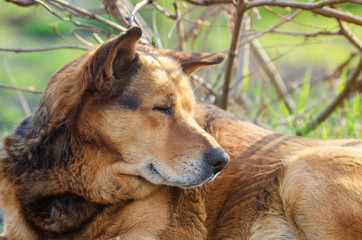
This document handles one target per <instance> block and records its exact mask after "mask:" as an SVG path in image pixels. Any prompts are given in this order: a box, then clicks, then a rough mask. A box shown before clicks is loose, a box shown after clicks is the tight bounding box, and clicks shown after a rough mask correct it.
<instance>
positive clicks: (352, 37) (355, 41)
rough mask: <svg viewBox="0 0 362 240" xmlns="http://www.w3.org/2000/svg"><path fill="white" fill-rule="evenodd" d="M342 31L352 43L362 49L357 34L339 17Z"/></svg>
mask: <svg viewBox="0 0 362 240" xmlns="http://www.w3.org/2000/svg"><path fill="white" fill-rule="evenodd" d="M337 21H338V24H339V27H340V29H341V33H342V34H343V35H344V36H345V37H346V38H347V39H348V41H349V42H350V43H352V44H353V45H354V46H355V47H356V48H357V49H358V50H359V51H361V50H362V43H361V41H360V40H359V39H358V37H357V36H356V35H354V34H353V32H352V31H351V30H350V29H349V28H348V26H347V25H346V24H345V23H344V22H343V21H341V20H339V19H337Z"/></svg>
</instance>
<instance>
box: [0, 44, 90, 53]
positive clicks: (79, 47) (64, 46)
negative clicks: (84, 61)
mask: <svg viewBox="0 0 362 240" xmlns="http://www.w3.org/2000/svg"><path fill="white" fill-rule="evenodd" d="M62 48H71V49H80V50H87V49H88V47H83V46H76V45H54V46H49V47H39V48H0V52H1V51H2V52H15V53H18V52H41V51H48V50H53V49H62Z"/></svg>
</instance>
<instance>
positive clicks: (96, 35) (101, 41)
mask: <svg viewBox="0 0 362 240" xmlns="http://www.w3.org/2000/svg"><path fill="white" fill-rule="evenodd" d="M92 36H93V38H94V39H95V40H96V41H97V42H98V43H99V44H102V43H104V41H103V39H102V38H101V37H100V36H99V35H98V34H97V33H95V32H94V33H92Z"/></svg>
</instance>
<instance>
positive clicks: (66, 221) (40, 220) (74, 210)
mask: <svg viewBox="0 0 362 240" xmlns="http://www.w3.org/2000/svg"><path fill="white" fill-rule="evenodd" d="M104 207H105V205H101V204H97V203H92V202H89V201H87V200H85V199H83V198H81V197H79V196H76V195H72V194H64V195H57V196H50V197H46V198H42V199H37V200H36V201H34V202H32V203H30V204H29V205H25V206H23V212H24V216H25V217H26V220H27V221H28V222H29V224H30V225H32V227H33V228H34V229H35V230H36V231H37V232H38V234H39V235H41V236H46V237H49V238H64V237H66V236H67V235H69V234H72V233H75V232H77V231H79V230H80V229H81V228H82V227H83V226H84V225H86V224H87V222H89V221H91V220H92V218H93V217H94V216H95V215H97V214H98V213H99V212H100V211H102V210H103V208H104Z"/></svg>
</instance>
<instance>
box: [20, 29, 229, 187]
mask: <svg viewBox="0 0 362 240" xmlns="http://www.w3.org/2000/svg"><path fill="white" fill-rule="evenodd" d="M141 34H142V32H141V30H140V29H139V28H132V29H130V30H129V31H127V32H126V33H125V34H123V35H121V36H119V37H118V38H115V39H112V40H109V41H107V42H105V43H104V44H102V45H100V46H98V47H96V48H94V49H92V50H89V51H88V52H87V53H86V54H84V55H83V56H82V57H80V58H78V59H76V60H75V61H73V62H71V63H69V64H68V65H66V66H64V67H63V68H62V69H60V70H59V71H58V72H57V73H56V74H55V75H54V76H53V77H52V79H51V80H50V82H49V84H48V86H47V88H46V90H45V93H44V96H43V99H42V101H41V103H40V107H39V109H38V111H37V113H36V114H35V116H34V117H33V120H34V119H35V120H34V121H36V122H37V123H34V124H33V125H32V127H33V128H34V129H35V130H32V131H33V133H32V134H33V135H34V136H37V133H36V129H39V131H38V133H39V135H40V137H35V138H34V139H30V140H28V141H27V143H28V144H30V145H31V144H33V145H37V144H38V145H41V144H39V142H44V139H48V140H47V141H48V142H52V141H53V142H57V141H56V140H51V139H52V137H51V136H55V137H53V138H58V139H61V140H58V145H54V144H53V145H52V146H51V147H49V149H50V150H51V151H53V152H54V151H55V150H56V149H62V148H65V145H64V144H63V143H61V142H60V143H59V141H71V143H70V146H68V147H70V148H73V150H71V151H69V152H71V154H72V161H69V163H67V164H73V165H74V166H73V167H69V166H68V167H67V169H68V170H67V172H69V169H76V170H74V172H75V173H76V174H77V175H80V176H82V175H87V174H88V175H90V177H93V178H94V179H95V180H92V181H93V182H94V183H92V187H89V186H88V187H86V188H87V189H90V188H91V189H98V190H97V191H100V189H101V188H102V186H103V187H104V188H105V186H108V185H109V184H111V185H112V186H113V187H114V188H115V189H120V188H121V187H120V186H119V187H117V185H122V184H118V183H117V181H118V180H120V178H122V177H123V178H122V181H123V180H124V179H125V177H130V178H131V179H146V180H147V181H148V182H150V183H153V184H156V185H160V184H162V185H171V186H180V187H189V186H197V185H200V184H202V183H204V182H206V181H209V180H212V179H213V178H214V177H215V176H216V175H217V174H218V173H219V172H220V170H221V169H222V168H223V167H224V166H225V164H226V163H227V162H228V159H229V157H228V155H227V154H226V153H225V152H224V150H223V149H222V148H221V147H220V146H219V144H218V143H217V142H216V141H215V139H214V138H212V137H211V136H210V135H209V134H208V133H206V132H205V131H204V130H203V129H202V128H201V127H200V126H199V125H198V124H197V123H196V122H195V120H194V118H193V117H194V112H193V111H194V104H195V102H194V101H195V100H194V96H193V92H192V89H191V86H190V83H189V80H188V77H187V74H190V73H191V72H193V71H194V70H196V69H197V68H199V67H202V66H207V65H213V64H217V63H220V62H221V61H222V60H223V59H224V56H223V55H221V54H200V53H191V52H184V53H183V52H173V51H167V50H156V49H153V48H149V47H143V46H138V40H139V38H140V37H141ZM61 126H66V127H65V128H64V127H63V129H71V136H70V137H69V138H64V137H63V138H60V136H61V135H59V134H58V135H57V134H56V133H54V132H56V131H58V130H57V129H62V127H61ZM42 139H43V140H42ZM69 139H70V140H69ZM37 142H38V143H37ZM43 145H44V144H43ZM43 145H41V146H43ZM75 146H78V148H77V149H75V148H76V147H75ZM90 146H91V147H90ZM52 149H53V150H52ZM54 149H55V150H54ZM85 149H86V150H85ZM34 152H40V151H39V150H37V151H34ZM76 154H78V155H79V156H81V157H79V156H78V157H77V156H74V155H76ZM48 155H51V154H48ZM53 155H55V156H56V157H57V158H61V157H62V156H64V155H65V154H62V153H56V154H55V153H54V154H53ZM47 161H48V160H47ZM59 161H62V160H59ZM77 162H80V163H77ZM75 166H76V167H75ZM82 171H83V172H82ZM67 174H68V173H67ZM75 178H77V179H78V176H75V177H74V176H73V177H72V181H74V179H75ZM79 179H81V178H79ZM125 181H126V180H125ZM127 181H128V180H127ZM86 182H87V181H86V180H82V183H81V184H83V185H85V184H88V183H86ZM118 182H119V181H118ZM107 191H110V192H111V191H112V190H111V188H108V190H107ZM114 191H116V190H114Z"/></svg>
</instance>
